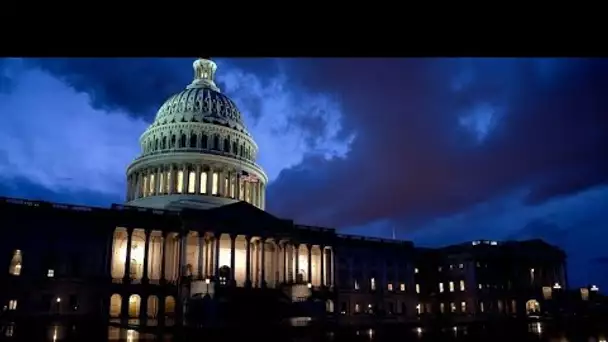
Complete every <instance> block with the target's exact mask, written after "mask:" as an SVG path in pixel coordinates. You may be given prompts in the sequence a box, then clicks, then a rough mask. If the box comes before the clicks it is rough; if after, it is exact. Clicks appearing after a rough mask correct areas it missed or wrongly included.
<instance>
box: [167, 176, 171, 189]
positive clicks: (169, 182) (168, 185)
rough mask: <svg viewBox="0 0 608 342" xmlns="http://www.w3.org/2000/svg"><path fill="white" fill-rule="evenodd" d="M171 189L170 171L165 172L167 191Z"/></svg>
mask: <svg viewBox="0 0 608 342" xmlns="http://www.w3.org/2000/svg"><path fill="white" fill-rule="evenodd" d="M170 189H171V172H167V192H169V190H170Z"/></svg>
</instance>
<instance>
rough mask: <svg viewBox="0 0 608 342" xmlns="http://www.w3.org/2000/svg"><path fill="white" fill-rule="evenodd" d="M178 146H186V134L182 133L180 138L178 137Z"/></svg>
mask: <svg viewBox="0 0 608 342" xmlns="http://www.w3.org/2000/svg"><path fill="white" fill-rule="evenodd" d="M179 147H180V148H185V147H186V135H185V134H182V138H181V139H179Z"/></svg>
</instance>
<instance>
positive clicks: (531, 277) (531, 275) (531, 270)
mask: <svg viewBox="0 0 608 342" xmlns="http://www.w3.org/2000/svg"><path fill="white" fill-rule="evenodd" d="M530 282H531V283H534V269H533V268H531V269H530Z"/></svg>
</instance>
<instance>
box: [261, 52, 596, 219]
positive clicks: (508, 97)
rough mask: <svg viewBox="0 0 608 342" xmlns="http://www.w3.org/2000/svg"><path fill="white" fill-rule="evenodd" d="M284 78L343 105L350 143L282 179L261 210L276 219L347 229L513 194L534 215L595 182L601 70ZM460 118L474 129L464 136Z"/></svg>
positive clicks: (381, 66)
mask: <svg viewBox="0 0 608 342" xmlns="http://www.w3.org/2000/svg"><path fill="white" fill-rule="evenodd" d="M292 67H293V69H292V71H294V72H297V71H298V70H300V71H302V70H304V72H302V73H301V78H300V79H301V82H302V83H303V84H305V85H309V86H310V87H316V88H320V89H325V90H328V91H329V90H331V91H333V92H335V93H336V95H337V96H338V97H339V98H341V99H342V101H343V106H344V111H345V113H347V115H346V117H345V120H346V122H345V127H349V128H350V127H354V128H356V129H357V133H358V139H357V140H356V141H355V142H354V143H353V145H352V151H351V153H350V154H349V157H348V158H347V159H346V160H337V161H329V162H326V161H323V162H321V163H316V164H315V167H307V168H306V169H305V170H303V169H302V168H298V169H295V170H284V171H283V172H282V173H281V176H280V177H279V178H278V179H277V181H276V182H275V184H273V186H272V187H271V189H270V193H269V201H268V203H269V204H270V205H271V210H274V211H276V212H279V213H283V214H284V215H286V216H289V217H295V218H296V219H301V220H310V221H314V222H318V223H325V224H331V225H337V226H348V225H358V224H364V223H366V222H369V221H371V220H373V219H377V218H381V217H393V218H395V217H397V218H398V217H404V216H410V217H412V216H431V215H442V214H451V213H454V212H456V211H458V210H462V209H464V208H466V207H468V206H471V205H472V204H475V203H478V202H480V201H484V200H487V199H489V198H491V197H494V196H500V195H502V194H504V193H506V192H508V191H512V190H513V189H514V188H516V187H522V186H524V187H528V188H529V189H531V192H530V195H529V199H530V200H531V201H532V199H534V202H535V203H540V202H543V201H545V200H547V199H550V198H552V197H553V196H556V195H566V194H571V193H576V192H578V191H581V190H583V189H586V188H589V187H592V186H594V185H598V184H601V183H604V182H605V181H606V176H607V175H608V174H607V173H606V172H605V171H606V162H605V160H606V159H605V158H603V156H604V152H603V151H605V150H606V148H607V147H608V144H607V137H608V134H607V133H608V126H607V122H608V121H607V120H605V119H604V117H605V112H606V109H607V104H608V102H607V99H606V97H605V96H604V95H603V89H608V64H607V63H606V62H605V61H604V60H525V59H495V60H470V59H460V60H459V59H454V60H430V59H429V60H415V59H414V60H396V59H392V60H383V61H379V60H356V59H353V60H323V61H315V63H314V64H313V63H307V65H304V66H301V65H294V66H292ZM476 108H477V109H476ZM478 108H482V109H483V110H479V109H478ZM484 111H485V112H484ZM467 117H470V118H471V119H470V121H472V122H474V123H475V125H473V126H470V125H469V126H466V125H463V124H462V123H463V118H467ZM304 164H305V165H306V164H307V162H305V163H304ZM563 170H567V171H568V170H570V171H568V172H565V171H563ZM317 175H320V176H317ZM295 179H299V180H300V182H294V180H295ZM310 181H315V183H314V185H311V183H310ZM556 184H560V186H559V187H558V186H556Z"/></svg>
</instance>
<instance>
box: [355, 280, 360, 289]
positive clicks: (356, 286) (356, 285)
mask: <svg viewBox="0 0 608 342" xmlns="http://www.w3.org/2000/svg"><path fill="white" fill-rule="evenodd" d="M358 289H359V282H358V281H356V280H355V290H358Z"/></svg>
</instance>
